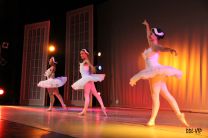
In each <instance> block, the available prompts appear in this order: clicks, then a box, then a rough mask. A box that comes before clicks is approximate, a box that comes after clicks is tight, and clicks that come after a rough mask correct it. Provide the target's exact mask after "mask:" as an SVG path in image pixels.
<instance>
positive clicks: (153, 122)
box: [146, 120, 155, 127]
mask: <svg viewBox="0 0 208 138" xmlns="http://www.w3.org/2000/svg"><path fill="white" fill-rule="evenodd" d="M146 126H149V127H152V126H155V121H153V120H149V121H148V122H147V124H146Z"/></svg>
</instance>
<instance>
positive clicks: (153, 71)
mask: <svg viewBox="0 0 208 138" xmlns="http://www.w3.org/2000/svg"><path fill="white" fill-rule="evenodd" d="M155 76H175V77H177V78H181V76H182V72H181V71H180V70H178V69H175V68H173V67H171V66H163V65H158V66H153V67H148V68H146V69H144V70H141V71H140V72H138V73H137V74H135V75H134V76H133V77H132V78H131V80H137V81H138V80H140V79H150V78H153V77H155Z"/></svg>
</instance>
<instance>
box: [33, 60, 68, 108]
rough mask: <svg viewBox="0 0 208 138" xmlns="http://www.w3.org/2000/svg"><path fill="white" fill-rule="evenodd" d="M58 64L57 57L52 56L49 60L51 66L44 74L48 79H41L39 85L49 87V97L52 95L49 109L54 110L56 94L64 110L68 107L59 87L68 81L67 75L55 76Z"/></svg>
mask: <svg viewBox="0 0 208 138" xmlns="http://www.w3.org/2000/svg"><path fill="white" fill-rule="evenodd" d="M56 64H57V62H56V61H55V58H54V57H51V58H50V60H49V65H50V68H49V69H48V70H46V72H45V74H44V76H46V77H47V80H44V81H40V82H39V83H38V85H37V86H38V87H42V88H47V90H48V94H49V97H50V106H49V108H48V111H52V109H53V105H54V102H55V97H54V95H55V96H56V97H57V98H58V100H59V101H60V103H61V105H62V108H63V109H64V110H66V109H67V108H66V105H65V104H64V101H63V98H62V96H61V95H60V94H59V90H58V87H61V86H63V85H64V84H65V83H66V81H67V77H57V78H55V71H56Z"/></svg>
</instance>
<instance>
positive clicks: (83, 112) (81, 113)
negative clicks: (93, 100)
mask: <svg viewBox="0 0 208 138" xmlns="http://www.w3.org/2000/svg"><path fill="white" fill-rule="evenodd" d="M85 114H86V111H82V112H80V113H78V115H80V116H83V115H85Z"/></svg>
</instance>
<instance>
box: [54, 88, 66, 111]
mask: <svg viewBox="0 0 208 138" xmlns="http://www.w3.org/2000/svg"><path fill="white" fill-rule="evenodd" d="M53 94H54V95H55V96H56V97H57V98H58V100H59V101H60V103H61V106H62V108H64V109H67V108H66V105H65V104H64V101H63V98H62V96H61V95H60V93H59V90H58V88H55V89H54V92H53Z"/></svg>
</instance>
